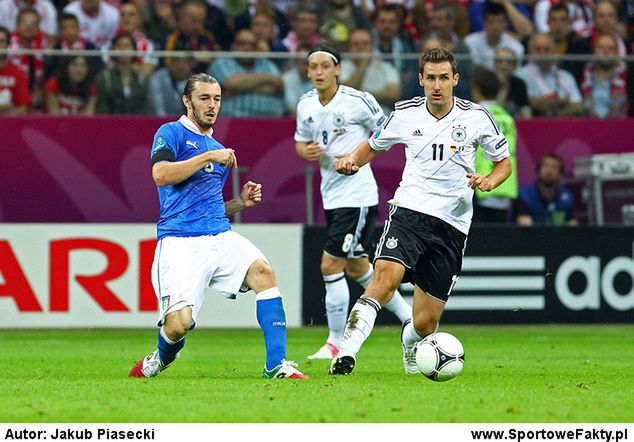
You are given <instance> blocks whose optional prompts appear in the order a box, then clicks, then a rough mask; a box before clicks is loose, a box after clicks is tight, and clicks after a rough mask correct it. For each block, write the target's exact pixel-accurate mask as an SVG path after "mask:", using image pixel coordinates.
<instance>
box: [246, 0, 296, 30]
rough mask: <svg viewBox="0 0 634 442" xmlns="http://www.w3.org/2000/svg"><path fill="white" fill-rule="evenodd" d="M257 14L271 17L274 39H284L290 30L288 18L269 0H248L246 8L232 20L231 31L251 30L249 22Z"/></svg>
mask: <svg viewBox="0 0 634 442" xmlns="http://www.w3.org/2000/svg"><path fill="white" fill-rule="evenodd" d="M258 12H266V13H268V14H270V15H271V16H272V17H273V22H274V24H275V27H274V29H273V32H274V34H275V38H284V37H286V34H288V32H289V31H290V29H291V25H290V24H289V22H288V18H286V15H284V13H283V12H281V11H280V10H278V9H277V8H275V7H274V6H273V4H272V2H271V0H248V3H247V6H246V8H245V9H244V11H243V12H242V13H241V14H239V15H238V16H236V17H234V18H233V22H234V25H233V29H234V31H235V32H237V31H239V30H240V29H248V28H251V20H252V19H253V17H255V15H256V13H258Z"/></svg>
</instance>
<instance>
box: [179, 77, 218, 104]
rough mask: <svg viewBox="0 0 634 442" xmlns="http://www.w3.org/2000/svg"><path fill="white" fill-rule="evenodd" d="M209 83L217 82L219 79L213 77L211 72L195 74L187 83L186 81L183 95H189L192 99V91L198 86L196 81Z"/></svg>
mask: <svg viewBox="0 0 634 442" xmlns="http://www.w3.org/2000/svg"><path fill="white" fill-rule="evenodd" d="M198 82H200V83H209V84H217V83H218V80H216V79H215V78H214V77H212V76H211V75H209V74H205V73H204V72H203V73H199V74H194V75H192V76H191V77H189V78H188V79H187V83H185V87H184V88H183V97H187V98H189V99H190V100H191V99H192V92H194V89H195V88H196V83H198Z"/></svg>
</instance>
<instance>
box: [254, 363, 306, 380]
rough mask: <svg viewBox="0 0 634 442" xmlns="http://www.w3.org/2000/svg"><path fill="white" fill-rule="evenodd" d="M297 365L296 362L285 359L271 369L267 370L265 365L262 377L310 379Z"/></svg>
mask: <svg viewBox="0 0 634 442" xmlns="http://www.w3.org/2000/svg"><path fill="white" fill-rule="evenodd" d="M297 365H298V364H297V362H293V361H287V360H286V359H285V360H283V361H282V363H281V364H280V365H278V366H277V367H275V368H274V369H272V370H267V369H266V366H265V367H264V371H263V372H262V377H263V378H264V379H310V377H308V376H306V375H305V374H304V373H302V372H301V371H299V370H298V369H297Z"/></svg>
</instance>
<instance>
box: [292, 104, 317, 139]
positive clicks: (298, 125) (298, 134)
mask: <svg viewBox="0 0 634 442" xmlns="http://www.w3.org/2000/svg"><path fill="white" fill-rule="evenodd" d="M305 120H306V117H305V115H304V106H303V105H302V103H301V102H300V103H299V104H298V105H297V117H296V120H295V121H296V122H295V137H294V139H295V141H299V142H300V143H310V142H311V141H313V140H312V136H311V133H310V127H309V126H308V122H307V121H305Z"/></svg>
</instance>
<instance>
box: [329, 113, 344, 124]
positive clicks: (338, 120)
mask: <svg viewBox="0 0 634 442" xmlns="http://www.w3.org/2000/svg"><path fill="white" fill-rule="evenodd" d="M332 124H334V125H335V126H336V127H343V126H345V125H346V117H345V116H344V115H343V112H335V114H334V115H333V116H332Z"/></svg>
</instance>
